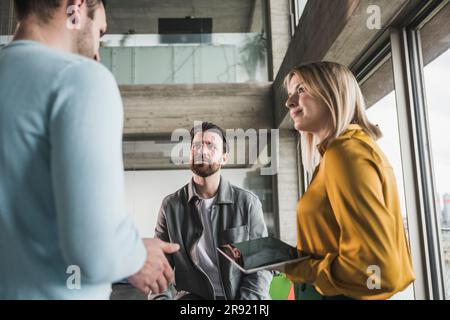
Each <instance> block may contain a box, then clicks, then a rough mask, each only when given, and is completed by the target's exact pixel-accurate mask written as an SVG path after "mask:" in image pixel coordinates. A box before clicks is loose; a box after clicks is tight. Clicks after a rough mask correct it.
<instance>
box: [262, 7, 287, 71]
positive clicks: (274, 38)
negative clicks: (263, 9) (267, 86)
mask: <svg viewBox="0 0 450 320" xmlns="http://www.w3.org/2000/svg"><path fill="white" fill-rule="evenodd" d="M267 3H268V11H269V12H268V14H269V19H268V30H269V32H268V33H269V37H268V38H269V80H273V79H274V77H275V76H276V75H277V73H278V70H279V69H280V66H281V64H282V63H283V59H284V57H285V55H286V52H287V49H288V47H289V42H290V41H291V32H290V9H289V1H287V0H283V1H280V0H267Z"/></svg>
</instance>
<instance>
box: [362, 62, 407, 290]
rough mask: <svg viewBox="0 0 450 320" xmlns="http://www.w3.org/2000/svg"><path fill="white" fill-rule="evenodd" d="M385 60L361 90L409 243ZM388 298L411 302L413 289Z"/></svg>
mask: <svg viewBox="0 0 450 320" xmlns="http://www.w3.org/2000/svg"><path fill="white" fill-rule="evenodd" d="M385 60H386V61H385V62H380V66H379V67H378V69H377V70H376V71H375V72H374V73H373V74H372V75H371V76H370V77H369V78H368V79H367V80H366V81H364V83H363V84H362V86H361V88H362V91H363V94H364V95H365V98H366V101H367V104H368V110H367V115H368V117H369V120H370V121H371V122H372V123H374V124H376V125H378V126H379V127H380V129H381V131H382V133H383V137H382V138H381V139H379V140H378V141H377V143H378V145H379V146H380V148H381V149H382V151H383V152H384V154H385V155H386V157H387V158H388V160H389V162H390V164H391V165H392V168H393V169H394V174H395V178H396V180H397V188H398V193H399V200H400V208H401V213H402V216H403V224H404V227H405V231H406V234H407V238H408V240H409V236H408V219H407V212H406V202H405V190H404V181H403V168H402V158H401V151H400V147H401V144H400V136H399V127H398V118H397V105H396V101H395V91H394V88H393V70H392V59H391V58H387V59H385ZM392 299H414V286H413V285H410V286H409V287H408V288H407V289H406V290H404V291H403V292H400V293H398V294H396V295H395V296H394V297H392Z"/></svg>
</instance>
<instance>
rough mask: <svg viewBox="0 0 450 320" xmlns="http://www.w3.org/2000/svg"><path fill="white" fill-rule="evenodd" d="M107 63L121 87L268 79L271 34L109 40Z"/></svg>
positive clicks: (104, 46)
mask: <svg viewBox="0 0 450 320" xmlns="http://www.w3.org/2000/svg"><path fill="white" fill-rule="evenodd" d="M101 45H102V46H101V48H100V57H101V62H102V63H103V64H104V65H105V66H106V67H107V68H108V69H109V70H111V72H112V73H113V74H114V76H115V77H116V79H117V82H118V83H119V84H121V85H139V84H191V83H248V82H265V81H267V80H268V72H267V47H266V38H265V35H263V34H260V33H214V34H203V35H106V36H104V37H103V39H102V43H101Z"/></svg>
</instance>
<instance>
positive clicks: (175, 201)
mask: <svg viewBox="0 0 450 320" xmlns="http://www.w3.org/2000/svg"><path fill="white" fill-rule="evenodd" d="M199 205H200V200H199V198H198V196H197V195H196V193H195V188H194V185H193V181H192V180H191V182H190V183H189V184H187V185H185V186H184V187H183V188H181V189H180V190H178V191H177V192H175V193H173V194H171V195H169V196H167V197H166V198H165V199H164V200H163V202H162V205H161V209H160V212H159V216H158V223H157V226H156V229H155V235H156V237H158V238H160V239H161V240H163V241H167V242H174V243H178V244H179V245H180V250H179V251H178V252H177V253H175V254H173V255H168V259H169V262H170V263H171V265H172V267H173V268H174V269H175V282H176V290H168V291H167V292H166V293H165V297H166V298H173V297H174V294H175V293H176V291H187V292H189V293H191V294H194V295H195V296H198V297H199V298H202V299H209V300H212V299H214V298H215V296H214V289H213V286H212V284H211V281H210V280H209V278H208V276H207V275H206V274H205V273H204V272H203V271H202V270H201V268H200V267H199V260H198V255H197V244H198V240H199V239H200V237H201V235H202V232H203V225H202V222H201V216H200V207H199ZM211 215H212V216H211V219H212V230H213V236H214V241H215V243H214V246H215V247H218V246H220V245H223V244H228V243H236V242H241V241H246V240H250V239H255V238H261V237H266V236H267V227H266V224H265V222H264V217H263V211H262V206H261V202H260V201H259V199H258V197H257V196H256V195H254V194H253V193H251V192H249V191H246V190H243V189H240V188H238V187H235V186H233V185H231V184H230V183H229V182H228V181H226V180H225V179H223V178H221V179H220V185H219V190H218V193H217V199H216V202H215V204H214V205H213V207H212V212H211ZM217 258H218V264H219V269H220V272H219V274H220V278H221V282H222V287H223V290H224V293H225V296H226V299H233V300H248V299H252V300H257V299H269V286H270V282H271V280H272V273H271V272H269V271H259V272H257V273H254V274H250V275H245V274H243V273H241V271H239V269H237V268H236V267H233V266H232V265H231V263H230V262H229V261H228V260H227V259H226V258H224V257H223V256H222V255H220V254H219V253H218V254H217ZM172 289H173V288H172ZM159 297H161V296H159Z"/></svg>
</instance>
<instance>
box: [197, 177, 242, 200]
mask: <svg viewBox="0 0 450 320" xmlns="http://www.w3.org/2000/svg"><path fill="white" fill-rule="evenodd" d="M216 197H217V198H216V204H227V203H233V202H234V201H233V188H232V187H231V184H230V183H229V182H228V181H227V180H225V179H224V178H223V177H222V176H220V183H219V190H218V191H217V194H216ZM194 199H195V200H197V199H200V196H199V195H198V194H197V191H196V190H195V184H194V179H191V181H189V185H188V202H189V203H190V202H191V201H192V200H194Z"/></svg>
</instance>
